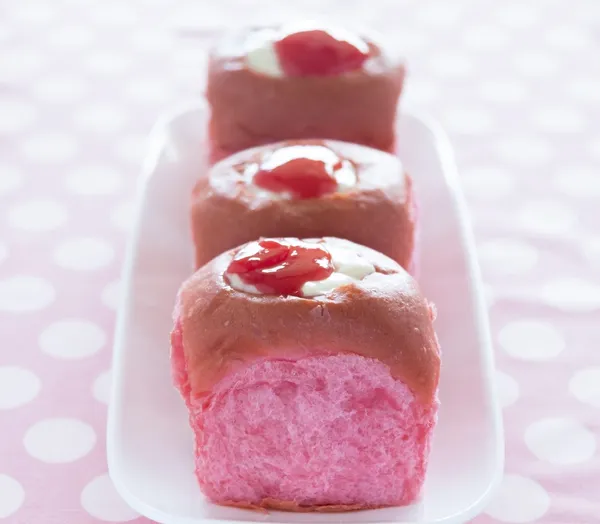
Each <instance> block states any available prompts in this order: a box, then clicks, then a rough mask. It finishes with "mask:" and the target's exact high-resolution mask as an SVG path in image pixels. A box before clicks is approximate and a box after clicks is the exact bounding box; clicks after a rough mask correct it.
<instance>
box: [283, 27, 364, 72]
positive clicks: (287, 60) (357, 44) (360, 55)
mask: <svg viewBox="0 0 600 524" xmlns="http://www.w3.org/2000/svg"><path fill="white" fill-rule="evenodd" d="M352 40H355V41H349V40H345V39H338V38H336V37H335V35H334V34H332V33H330V32H328V31H325V30H311V31H299V32H296V33H291V34H289V35H286V36H284V37H283V38H282V39H281V40H279V41H277V42H275V49H276V51H277V55H278V57H279V63H280V65H281V68H282V70H283V72H284V73H285V74H286V75H288V76H329V75H339V74H341V73H346V72H348V71H355V70H356V69H360V68H361V67H362V65H363V63H364V62H365V60H367V58H368V57H369V46H368V45H367V43H366V42H364V41H363V40H361V39H358V38H357V39H352Z"/></svg>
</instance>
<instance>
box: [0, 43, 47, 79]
mask: <svg viewBox="0 0 600 524" xmlns="http://www.w3.org/2000/svg"><path fill="white" fill-rule="evenodd" d="M41 56H42V55H41V53H40V52H38V51H34V50H33V49H10V48H8V49H7V48H5V49H3V50H2V53H0V78H2V80H3V81H5V82H10V81H15V82H17V81H20V80H24V79H27V78H29V77H31V76H32V75H35V74H37V73H38V71H39V69H40V68H41V64H42V58H41Z"/></svg>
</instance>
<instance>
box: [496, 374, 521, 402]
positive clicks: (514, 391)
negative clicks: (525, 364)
mask: <svg viewBox="0 0 600 524" xmlns="http://www.w3.org/2000/svg"><path fill="white" fill-rule="evenodd" d="M496 388H497V391H498V397H499V398H500V404H502V407H503V408H506V407H508V406H511V405H512V404H514V403H515V402H516V401H517V399H518V398H519V384H518V383H517V381H516V380H515V379H514V378H512V377H511V376H510V375H507V374H506V373H504V372H502V371H496Z"/></svg>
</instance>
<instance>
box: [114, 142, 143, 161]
mask: <svg viewBox="0 0 600 524" xmlns="http://www.w3.org/2000/svg"><path fill="white" fill-rule="evenodd" d="M147 140H148V137H147V136H146V135H129V136H125V137H123V138H121V139H119V140H118V142H117V154H118V155H119V156H120V157H121V158H122V159H123V160H126V161H129V162H132V163H135V164H140V163H141V162H142V160H143V158H144V153H145V152H146V143H147Z"/></svg>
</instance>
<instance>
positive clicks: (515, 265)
mask: <svg viewBox="0 0 600 524" xmlns="http://www.w3.org/2000/svg"><path fill="white" fill-rule="evenodd" d="M307 12H309V13H314V16H318V15H319V14H325V15H330V16H332V17H333V19H335V20H336V21H338V22H341V23H343V22H346V21H350V22H352V21H359V22H360V23H363V24H369V25H372V26H373V27H375V28H376V29H378V30H380V31H382V32H383V33H384V34H385V36H386V37H388V38H389V40H390V41H391V42H392V43H393V45H394V47H395V49H396V50H403V51H404V53H405V54H406V56H407V59H408V64H409V77H408V81H407V87H406V92H405V94H404V97H403V105H404V106H405V107H410V108H411V109H415V110H419V111H426V112H428V113H431V114H432V115H433V116H434V117H436V118H438V119H439V120H441V122H442V123H443V124H444V126H445V127H446V129H447V130H448V132H449V134H450V136H451V139H452V141H453V144H454V146H455V149H456V154H457V160H458V164H459V170H460V174H461V178H462V181H463V187H464V190H465V192H466V195H467V199H468V203H469V205H470V210H471V214H472V220H473V223H474V228H475V233H476V237H477V243H478V250H479V254H480V260H481V263H482V269H483V275H484V280H485V282H486V290H487V298H488V304H489V308H490V315H491V321H492V328H493V337H494V341H495V344H496V348H497V351H496V353H497V363H498V368H499V371H498V387H499V390H500V396H501V399H502V402H503V405H504V406H505V408H504V417H505V424H506V438H507V464H506V475H505V478H504V481H503V483H502V486H501V488H500V490H499V492H498V495H497V497H496V499H495V500H494V502H493V503H492V504H491V505H490V507H489V510H488V514H487V515H484V516H482V517H480V518H478V519H477V520H476V522H477V523H478V524H480V523H481V524H483V523H492V522H548V523H556V524H574V523H586V524H587V523H593V522H600V517H599V516H598V515H600V501H599V500H598V496H597V494H598V488H597V486H598V485H599V484H600V455H599V452H598V450H597V444H598V440H599V438H600V422H599V421H600V411H599V410H600V354H599V353H598V351H597V347H598V344H599V343H600V331H599V330H598V328H597V326H598V321H599V320H600V315H599V312H600V276H599V275H600V272H599V271H598V269H599V267H600V233H599V231H600V228H599V226H600V219H599V214H598V212H597V207H598V201H599V199H600V168H599V166H600V60H598V56H599V55H600V3H598V2H597V1H596V0H574V1H570V2H567V1H556V0H555V1H552V0H546V1H544V2H535V1H533V0H528V1H518V2H517V1H509V2H494V1H492V0H487V1H476V0H471V1H469V0H461V1H454V2H452V3H450V2H441V1H440V2H435V3H434V2H416V1H415V2H406V1H397V0H388V1H383V0H378V1H370V2H366V1H363V2H360V1H350V0H336V1H330V2H324V1H321V0H305V1H304V2H303V7H300V4H299V3H298V5H296V6H295V7H294V6H292V5H288V3H287V2H286V3H284V2H274V1H273V2H267V1H264V2H257V1H232V0H219V1H218V2H209V1H208V0H205V1H199V0H197V1H195V2H192V1H190V2H173V1H170V0H132V1H129V2H124V1H120V2H116V1H113V0H109V1H106V0H57V1H54V2H49V1H47V2H44V1H41V0H40V1H37V2H32V1H29V0H25V1H20V2H12V3H10V4H9V3H8V2H5V3H3V4H0V340H1V341H2V344H1V345H0V433H1V435H2V436H1V437H0V457H2V458H1V459H0V520H2V519H5V520H6V521H7V522H11V523H12V522H14V523H19V524H20V523H33V522H35V523H36V524H55V523H69V524H70V523H77V524H88V523H96V522H99V521H110V522H121V521H132V522H140V523H141V522H147V521H145V520H144V519H141V518H138V517H137V516H136V515H135V513H133V512H132V511H131V510H130V509H128V508H127V507H126V506H125V505H124V504H123V503H122V502H121V501H120V500H119V498H118V496H117V495H116V493H115V492H114V490H113V488H112V486H111V484H110V481H109V480H108V477H107V475H106V463H105V452H104V446H105V437H104V432H105V429H104V427H105V422H106V403H107V396H108V390H109V383H110V374H109V371H108V369H109V364H110V352H111V351H110V350H111V342H112V332H113V327H114V321H115V307H116V303H117V299H118V293H119V291H118V290H119V285H118V277H119V272H120V265H121V262H122V259H123V250H124V247H125V243H126V235H127V229H128V228H129V226H130V224H131V218H132V215H131V211H132V207H131V200H132V198H133V194H134V187H135V183H136V177H137V175H138V172H139V163H140V159H141V155H142V150H143V145H144V140H145V137H146V134H147V132H148V131H149V129H150V126H151V125H152V123H153V122H154V120H155V119H156V117H157V116H158V115H159V114H160V113H161V112H162V111H164V110H166V109H168V108H170V107H172V105H173V104H177V103H180V102H181V101H182V100H190V99H193V97H197V96H199V95H200V94H201V92H202V89H203V82H204V79H203V72H204V71H203V68H204V65H205V63H206V60H205V55H204V51H205V49H206V48H207V46H208V45H209V43H210V41H211V39H212V38H213V37H214V36H215V35H217V34H218V33H219V31H220V30H221V29H222V28H225V27H228V26H231V24H234V23H252V22H256V23H266V22H269V21H272V20H275V21H277V20H281V19H282V18H284V17H286V16H287V17H292V18H294V17H301V16H302V15H303V14H305V13H307ZM446 350H447V351H450V350H451V348H446ZM466 445H468V443H466Z"/></svg>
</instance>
